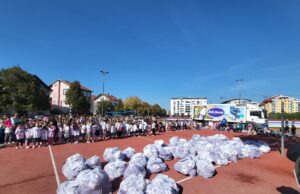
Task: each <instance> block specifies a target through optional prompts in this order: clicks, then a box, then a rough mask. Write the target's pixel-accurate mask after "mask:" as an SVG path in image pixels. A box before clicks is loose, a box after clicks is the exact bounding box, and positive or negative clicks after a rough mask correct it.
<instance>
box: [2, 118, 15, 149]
mask: <svg viewBox="0 0 300 194" xmlns="http://www.w3.org/2000/svg"><path fill="white" fill-rule="evenodd" d="M4 125H5V130H4V143H5V144H6V145H10V144H11V143H12V138H13V134H12V133H13V130H12V127H13V125H12V123H11V120H10V118H9V117H7V118H6V120H5V121H4Z"/></svg>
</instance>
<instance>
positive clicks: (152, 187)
mask: <svg viewBox="0 0 300 194" xmlns="http://www.w3.org/2000/svg"><path fill="white" fill-rule="evenodd" d="M177 193H179V188H178V186H177V184H176V182H175V180H174V179H172V178H169V177H168V176H167V175H163V174H158V175H157V176H156V177H155V178H154V179H153V180H152V181H151V183H150V184H149V185H148V186H147V189H146V194H177Z"/></svg>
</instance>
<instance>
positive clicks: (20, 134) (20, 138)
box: [15, 125, 25, 149]
mask: <svg viewBox="0 0 300 194" xmlns="http://www.w3.org/2000/svg"><path fill="white" fill-rule="evenodd" d="M15 134H16V139H17V145H16V149H19V145H21V149H22V148H23V144H24V138H25V133H24V127H23V126H22V125H17V128H16V131H15Z"/></svg>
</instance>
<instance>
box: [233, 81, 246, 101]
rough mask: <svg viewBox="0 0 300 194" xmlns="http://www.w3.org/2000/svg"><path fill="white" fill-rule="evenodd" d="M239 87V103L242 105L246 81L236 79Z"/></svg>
mask: <svg viewBox="0 0 300 194" xmlns="http://www.w3.org/2000/svg"><path fill="white" fill-rule="evenodd" d="M235 81H236V83H237V85H238V90H239V103H240V104H241V99H242V88H241V85H242V82H243V81H244V79H243V78H240V79H236V80H235Z"/></svg>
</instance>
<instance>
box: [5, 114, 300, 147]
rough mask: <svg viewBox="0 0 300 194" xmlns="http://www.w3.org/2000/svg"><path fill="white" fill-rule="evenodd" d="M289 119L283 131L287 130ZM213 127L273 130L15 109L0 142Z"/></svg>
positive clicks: (29, 143)
mask: <svg viewBox="0 0 300 194" xmlns="http://www.w3.org/2000/svg"><path fill="white" fill-rule="evenodd" d="M288 126H289V125H288V122H287V121H286V122H285V131H287V132H289V128H288ZM191 129H196V130H197V129H215V130H224V131H232V132H244V133H252V134H253V133H255V134H264V135H266V134H269V135H273V136H274V134H275V136H276V133H275V132H274V131H272V130H269V129H268V128H264V129H262V131H261V132H259V131H258V130H256V131H255V130H253V129H252V131H249V130H246V129H245V126H244V125H242V124H241V123H233V124H228V123H227V121H226V120H224V119H223V120H221V121H219V122H212V121H211V122H205V123H198V122H195V121H192V120H188V119H186V120H184V119H183V120H175V119H174V120H161V119H157V118H155V117H145V118H134V117H119V118H112V117H105V118H102V117H98V116H69V115H65V116H62V115H59V116H53V117H52V118H49V117H43V118H39V119H37V118H36V119H33V118H26V117H22V118H20V117H19V115H18V114H17V113H16V114H14V116H13V117H9V116H3V117H2V118H0V144H1V143H4V144H5V145H7V146H11V145H15V146H16V149H20V148H36V147H42V146H46V145H54V144H64V143H75V144H77V143H79V142H81V143H83V142H86V143H91V142H95V141H102V140H106V139H116V138H124V137H129V136H146V135H156V133H157V132H166V131H177V130H191ZM291 134H292V136H293V137H295V134H296V127H295V123H294V122H292V125H291Z"/></svg>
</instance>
